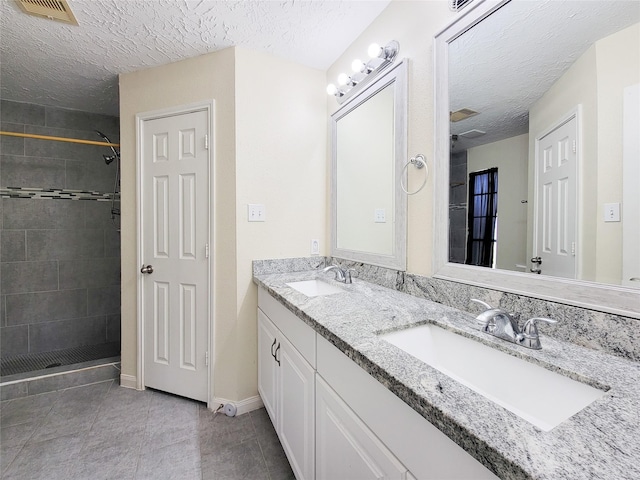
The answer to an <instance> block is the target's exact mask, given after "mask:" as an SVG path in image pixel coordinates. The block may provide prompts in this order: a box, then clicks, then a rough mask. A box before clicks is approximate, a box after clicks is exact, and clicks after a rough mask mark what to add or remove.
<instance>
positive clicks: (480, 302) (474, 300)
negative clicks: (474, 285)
mask: <svg viewBox="0 0 640 480" xmlns="http://www.w3.org/2000/svg"><path fill="white" fill-rule="evenodd" d="M471 301H472V302H476V303H479V304H480V305H482V306H483V307H484V308H486V309H487V310H490V309H492V308H493V307H492V306H491V305H489V304H488V303H487V302H483V301H482V300H478V299H477V298H472V299H471Z"/></svg>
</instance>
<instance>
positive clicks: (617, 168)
mask: <svg viewBox="0 0 640 480" xmlns="http://www.w3.org/2000/svg"><path fill="white" fill-rule="evenodd" d="M639 22H640V3H638V2H637V1H615V0H593V1H581V2H578V1H563V2H560V1H548V0H537V1H521V0H511V1H500V2H490V1H478V2H474V3H473V4H471V7H469V10H468V11H467V12H465V13H463V14H462V15H461V16H460V17H458V18H456V20H455V21H454V22H453V23H451V24H450V25H449V26H448V27H447V28H446V29H444V30H443V31H442V32H440V33H439V34H438V35H437V36H436V77H437V78H436V110H437V112H436V119H437V125H436V136H437V138H436V150H437V151H436V159H437V162H438V163H439V164H440V165H441V166H442V168H441V169H439V173H440V174H441V175H440V176H439V177H438V180H437V185H436V198H435V202H436V208H437V214H436V215H437V223H436V228H437V232H436V252H435V259H434V260H435V265H436V276H439V277H442V278H449V279H453V280H458V281H463V282H465V283H472V284H477V285H482V286H487V287H490V288H499V289H501V290H506V291H513V292H516V293H523V294H527V295H532V296H535V297H539V298H546V299H550V300H560V301H562V302H564V303H567V302H568V303H571V304H574V305H578V306H584V307H588V308H594V309H597V310H602V311H607V312H612V313H619V314H624V315H629V316H633V317H636V318H640V248H638V245H640V194H639V192H640V140H639V137H640V136H639V135H638V132H639V131H640V23H639Z"/></svg>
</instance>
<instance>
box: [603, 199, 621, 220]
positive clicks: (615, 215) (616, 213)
mask: <svg viewBox="0 0 640 480" xmlns="http://www.w3.org/2000/svg"><path fill="white" fill-rule="evenodd" d="M604 221H605V222H619V221H620V204H619V203H605V204H604Z"/></svg>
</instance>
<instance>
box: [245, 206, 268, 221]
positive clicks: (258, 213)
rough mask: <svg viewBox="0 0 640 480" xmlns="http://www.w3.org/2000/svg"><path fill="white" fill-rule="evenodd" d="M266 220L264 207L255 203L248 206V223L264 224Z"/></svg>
mask: <svg viewBox="0 0 640 480" xmlns="http://www.w3.org/2000/svg"><path fill="white" fill-rule="evenodd" d="M265 220H266V212H265V209H264V205H259V204H257V203H250V204H249V221H250V222H264V221H265Z"/></svg>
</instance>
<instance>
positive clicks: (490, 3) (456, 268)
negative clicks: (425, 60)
mask: <svg viewBox="0 0 640 480" xmlns="http://www.w3.org/2000/svg"><path fill="white" fill-rule="evenodd" d="M509 1H510V0H500V1H495V0H477V1H476V2H473V3H472V4H471V5H469V6H468V7H467V8H466V9H465V10H464V11H463V12H461V13H460V14H458V16H457V17H456V18H455V19H454V20H453V21H452V22H450V23H449V24H448V25H447V26H446V27H445V28H443V29H442V30H441V31H439V32H438V33H436V35H435V37H434V49H435V51H434V87H435V98H434V105H435V129H434V135H435V138H434V144H435V152H434V159H435V162H436V165H438V168H437V169H436V171H435V172H434V176H435V178H434V250H433V266H434V269H433V270H434V275H433V276H434V277H435V278H440V279H443V280H450V281H454V282H458V283H464V284H467V285H474V286H478V287H483V288H488V289H492V290H500V291H504V292H510V293H514V294H518V295H524V296H527V297H533V298H538V299H542V300H548V301H552V302H557V303H562V304H568V305H573V306H576V307H581V308H586V309H589V310H597V311H600V312H606V313H612V314H615V315H623V316H626V317H632V318H637V319H640V308H639V307H640V290H635V289H633V288H631V287H623V286H618V285H609V284H604V283H595V282H588V281H584V280H573V279H565V278H559V277H551V276H547V275H533V274H528V273H524V272H513V271H509V270H494V269H488V268H484V267H476V266H471V265H462V264H456V263H450V262H449V260H448V251H449V145H450V142H449V134H450V133H449V132H450V130H449V126H450V123H449V83H448V82H449V72H448V70H449V56H448V44H449V43H451V42H452V41H453V40H455V39H456V38H457V37H459V36H460V35H462V34H463V33H464V32H466V31H467V30H469V29H470V28H472V27H473V26H474V25H476V24H477V23H479V22H481V21H482V20H483V19H485V18H486V17H488V16H489V15H491V14H492V13H493V12H495V11H496V10H498V9H499V8H501V7H502V6H504V5H505V4H506V3H509Z"/></svg>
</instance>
